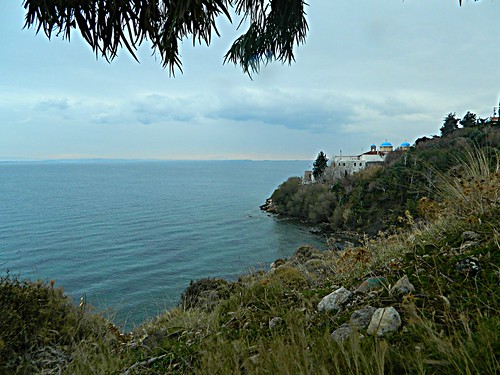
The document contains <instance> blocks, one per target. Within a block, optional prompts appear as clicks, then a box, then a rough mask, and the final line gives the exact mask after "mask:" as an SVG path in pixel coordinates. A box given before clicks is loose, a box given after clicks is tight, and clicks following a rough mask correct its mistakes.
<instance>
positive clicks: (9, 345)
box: [0, 274, 112, 373]
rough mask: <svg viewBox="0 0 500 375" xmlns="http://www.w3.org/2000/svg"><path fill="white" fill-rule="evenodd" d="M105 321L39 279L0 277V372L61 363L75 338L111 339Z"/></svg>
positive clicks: (72, 347)
mask: <svg viewBox="0 0 500 375" xmlns="http://www.w3.org/2000/svg"><path fill="white" fill-rule="evenodd" d="M107 326H108V323H107V322H105V321H104V319H102V318H100V317H98V316H91V315H89V314H87V313H84V312H83V310H82V309H79V308H77V307H76V306H75V305H74V304H73V303H72V301H70V300H69V299H68V298H67V297H66V296H65V295H64V294H63V292H62V289H59V288H54V282H53V281H52V282H50V283H49V284H46V283H43V282H41V281H39V282H36V283H33V282H30V281H21V280H19V278H18V277H16V276H13V275H10V274H7V275H5V276H2V277H0V372H2V373H4V372H13V371H16V372H17V371H20V372H29V373H32V372H38V371H40V370H41V369H43V368H44V367H45V366H49V368H50V366H53V367H55V366H57V365H59V366H64V364H65V363H67V362H68V361H69V358H70V355H71V352H72V351H73V350H74V349H75V343H77V342H80V341H82V340H86V339H90V338H91V339H92V340H97V339H98V338H99V339H100V340H104V339H106V340H109V338H110V337H111V336H112V334H111V332H110V331H108V330H107V328H106V327H107Z"/></svg>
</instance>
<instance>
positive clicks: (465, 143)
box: [271, 114, 500, 235]
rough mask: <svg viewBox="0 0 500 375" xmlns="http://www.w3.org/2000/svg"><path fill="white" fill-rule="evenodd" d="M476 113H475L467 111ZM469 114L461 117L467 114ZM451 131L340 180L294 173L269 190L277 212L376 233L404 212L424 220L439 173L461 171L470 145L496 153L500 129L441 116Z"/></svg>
mask: <svg viewBox="0 0 500 375" xmlns="http://www.w3.org/2000/svg"><path fill="white" fill-rule="evenodd" d="M471 116H475V115H471ZM471 116H467V115H466V116H465V117H466V118H468V117H471ZM449 123H453V124H454V125H453V130H450V131H447V135H446V136H443V137H434V138H433V139H428V138H427V139H426V140H420V141H419V140H417V142H416V145H415V146H414V147H412V148H411V149H410V150H409V151H407V152H402V151H394V152H392V153H391V154H389V155H388V156H387V158H386V161H385V163H384V164H382V165H376V166H371V167H369V168H367V169H365V170H362V171H360V172H358V173H356V174H354V175H346V176H345V177H343V178H340V179H333V178H330V179H329V178H328V175H329V173H328V171H327V172H326V176H325V177H324V178H323V179H321V180H320V181H319V183H314V184H302V183H301V181H300V179H299V178H297V177H292V178H290V179H288V180H287V181H285V182H284V183H283V184H281V185H280V186H279V187H278V189H276V190H275V192H274V193H273V194H272V196H271V199H272V202H273V203H274V205H275V212H276V213H278V214H281V215H284V216H288V217H295V218H298V219H301V220H305V221H309V222H313V223H327V224H328V228H329V229H330V230H333V231H340V230H344V231H357V232H364V233H367V234H369V235H376V234H377V233H378V232H379V231H387V230H390V231H394V230H395V228H396V227H398V226H401V225H404V221H401V220H400V219H399V218H401V217H404V216H405V212H406V211H408V212H409V213H410V215H411V216H412V217H414V218H415V219H416V220H421V219H423V216H422V213H423V212H422V211H421V207H420V202H421V200H422V199H430V200H437V201H439V199H440V197H439V194H438V190H437V180H438V176H439V175H440V174H447V173H451V174H453V173H455V174H456V173H459V171H460V166H459V163H458V161H459V160H461V159H462V158H463V157H464V156H465V155H466V154H467V153H469V152H470V150H471V149H473V148H477V147H479V148H481V149H483V150H484V151H485V152H486V153H489V152H492V153H495V152H496V151H498V149H499V147H500V128H498V127H491V126H486V125H482V126H480V125H477V126H475V127H467V128H461V129H458V128H455V126H456V125H457V123H458V120H457V119H456V118H455V116H454V114H449V115H448V116H447V117H446V118H445V119H444V124H445V125H444V126H447V125H446V124H449Z"/></svg>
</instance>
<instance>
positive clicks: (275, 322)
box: [269, 316, 283, 329]
mask: <svg viewBox="0 0 500 375" xmlns="http://www.w3.org/2000/svg"><path fill="white" fill-rule="evenodd" d="M282 323H283V318H282V317H279V316H275V317H274V318H272V319H270V320H269V329H273V328H277V327H278V326H280V325H281V324H282Z"/></svg>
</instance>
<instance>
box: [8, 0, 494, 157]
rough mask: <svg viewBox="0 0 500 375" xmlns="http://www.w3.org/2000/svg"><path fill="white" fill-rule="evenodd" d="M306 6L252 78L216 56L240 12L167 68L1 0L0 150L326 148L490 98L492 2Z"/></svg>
mask: <svg viewBox="0 0 500 375" xmlns="http://www.w3.org/2000/svg"><path fill="white" fill-rule="evenodd" d="M309 4H310V5H309V6H308V7H307V9H306V12H307V20H308V23H309V32H308V37H307V41H306V43H305V44H304V45H301V46H298V47H297V48H296V51H295V54H296V62H295V63H293V64H292V65H291V66H289V65H282V64H281V63H278V62H275V63H271V64H269V65H267V66H266V67H263V68H262V69H261V71H260V74H258V75H254V76H253V80H251V79H249V77H248V76H247V75H245V74H244V73H242V71H241V68H239V67H237V66H236V67H235V66H234V65H231V64H223V58H224V54H225V52H226V51H227V50H228V48H229V46H230V45H231V43H232V42H233V41H234V39H235V38H236V37H237V36H238V35H240V34H241V33H242V30H237V27H236V26H237V24H238V20H236V21H235V22H234V24H230V23H229V22H228V21H226V20H222V19H221V20H220V22H219V24H218V26H219V29H220V31H221V33H222V36H221V38H215V39H213V40H212V44H211V45H210V46H209V47H206V46H199V45H198V46H196V47H194V48H193V47H192V42H191V40H186V41H184V42H183V44H182V46H181V58H182V61H183V73H182V74H181V73H177V74H176V75H175V77H171V76H170V75H169V72H168V69H167V70H165V69H163V68H162V66H161V63H160V61H159V60H158V58H157V57H155V56H153V55H152V51H151V49H150V46H149V45H148V44H147V42H145V43H144V44H143V46H141V48H140V50H139V60H140V63H137V62H136V61H135V60H133V59H132V58H131V57H130V55H129V54H128V52H127V51H126V50H125V49H124V50H121V51H120V52H119V55H118V57H117V58H116V59H115V60H113V61H112V62H111V64H109V63H107V62H106V61H105V60H104V59H102V58H99V59H96V56H95V54H94V53H93V52H92V51H91V49H90V47H89V46H88V45H86V44H85V42H84V41H83V40H82V38H81V37H80V36H79V35H78V33H77V32H74V33H73V34H72V37H71V40H70V41H69V42H68V41H67V40H63V39H62V38H53V39H52V40H51V41H49V40H47V38H46V37H45V36H44V34H43V33H40V34H39V35H36V33H35V30H34V29H24V30H23V25H24V9H23V7H22V0H17V1H2V2H1V5H0V35H1V37H0V38H1V39H0V40H1V47H2V48H1V51H0V99H1V100H0V160H46V159H81V158H83V159H87V158H109V159H193V160H202V159H208V160H212V159H213V160H219V159H253V160H297V159H300V160H314V159H315V158H316V156H317V154H318V152H319V151H324V152H325V153H326V154H327V157H329V158H330V159H331V158H333V156H334V155H338V154H339V153H340V152H342V154H343V155H347V154H354V155H355V154H360V153H361V152H364V151H367V150H369V148H370V144H372V143H375V144H376V145H380V143H382V142H384V141H386V140H388V141H389V142H391V143H393V144H394V145H395V146H398V145H399V144H400V143H402V142H404V141H408V142H410V143H413V142H414V141H415V140H416V139H417V138H418V137H421V136H424V135H425V136H430V135H433V134H439V128H440V127H441V125H442V122H443V118H444V117H445V116H446V115H447V114H448V113H450V112H456V114H457V117H459V118H461V117H463V116H464V115H465V113H466V112H467V111H472V112H474V113H476V114H477V115H478V116H480V117H483V118H484V117H488V116H490V115H492V113H493V107H494V106H498V100H499V96H500V72H499V70H500V43H499V41H500V40H499V37H500V22H499V21H498V18H499V16H500V0H481V1H479V2H474V1H472V0H468V1H467V0H466V1H464V2H463V5H462V7H459V5H458V0H404V1H403V0H378V1H376V0H329V1H309Z"/></svg>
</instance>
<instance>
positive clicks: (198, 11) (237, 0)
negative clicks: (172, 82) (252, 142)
mask: <svg viewBox="0 0 500 375" xmlns="http://www.w3.org/2000/svg"><path fill="white" fill-rule="evenodd" d="M475 1H477V0H475ZM459 4H460V5H462V0H459ZM23 5H24V8H25V9H26V16H25V28H30V27H34V28H36V30H37V32H39V31H40V29H42V30H43V31H44V33H45V35H46V36H47V37H48V38H49V39H50V38H51V36H52V35H53V34H55V35H56V36H59V35H61V34H62V36H63V38H67V39H68V40H69V39H70V36H71V31H72V29H78V30H79V31H80V34H81V35H82V37H83V39H84V40H85V41H86V42H87V43H88V44H89V45H90V47H91V48H92V50H93V51H94V53H95V54H96V55H99V54H101V55H102V56H103V57H104V58H105V59H106V60H108V61H111V60H113V59H114V58H115V57H116V55H117V52H118V49H119V48H121V47H125V48H126V49H127V50H128V51H129V52H130V54H131V55H132V56H133V57H134V58H135V59H136V60H137V57H136V54H135V52H136V51H137V48H138V47H139V46H140V45H141V44H142V42H143V41H144V40H149V41H151V44H152V49H153V51H154V52H157V53H158V54H159V55H160V58H161V62H162V65H163V66H164V67H166V66H168V67H169V70H170V72H171V73H174V71H175V70H176V69H177V68H178V69H179V70H181V71H182V69H181V65H182V63H181V59H180V56H179V42H180V41H182V40H183V39H185V38H188V37H192V39H193V45H195V44H196V43H198V44H206V45H207V46H208V45H210V42H211V40H212V36H213V35H214V34H215V35H216V36H220V34H219V31H218V29H217V25H216V20H217V19H218V18H220V17H224V18H226V19H228V20H229V21H230V22H232V19H231V11H233V12H234V13H235V14H236V15H237V16H238V17H240V18H241V21H240V22H239V26H241V25H242V23H243V22H244V21H248V24H249V26H248V29H247V31H246V32H245V33H243V34H242V35H241V36H240V37H238V38H237V39H236V41H234V43H233V45H232V46H231V47H230V48H229V51H228V52H227V53H226V55H225V57H224V62H232V63H234V64H235V65H236V64H239V65H240V66H241V67H242V69H243V72H245V73H248V74H250V73H252V72H258V71H259V67H260V65H261V64H262V63H264V64H265V63H267V62H268V61H270V60H272V59H276V60H278V61H280V62H283V63H285V62H287V63H289V64H290V63H291V62H292V61H294V60H295V57H294V53H293V48H294V46H295V45H298V44H302V43H304V42H305V39H306V34H307V30H308V25H307V21H306V18H305V6H306V5H307V4H306V2H305V1H304V0H191V1H187V0H71V1H69V0H68V1H63V0H44V1H40V0H24V2H23Z"/></svg>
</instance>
